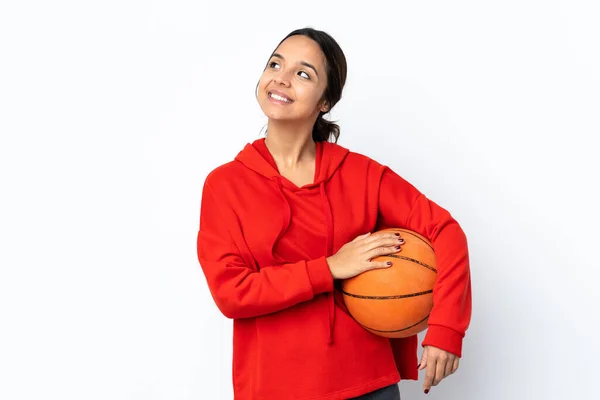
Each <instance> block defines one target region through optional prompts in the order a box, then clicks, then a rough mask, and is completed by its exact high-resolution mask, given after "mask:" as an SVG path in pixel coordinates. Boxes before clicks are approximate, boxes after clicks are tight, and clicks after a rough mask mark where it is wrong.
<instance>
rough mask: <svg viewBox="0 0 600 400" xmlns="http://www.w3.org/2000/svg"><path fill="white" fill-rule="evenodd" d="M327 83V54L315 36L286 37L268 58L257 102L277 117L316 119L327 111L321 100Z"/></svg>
mask: <svg viewBox="0 0 600 400" xmlns="http://www.w3.org/2000/svg"><path fill="white" fill-rule="evenodd" d="M326 87H327V70H326V60H325V55H324V54H323V52H322V51H321V48H320V47H319V45H318V44H317V43H316V42H315V41H314V40H312V39H310V38H308V37H306V36H302V35H295V36H290V37H289V38H287V39H286V40H285V41H283V43H281V44H280V45H279V47H278V48H277V50H275V52H274V54H273V56H272V57H271V58H270V59H269V62H268V64H267V67H266V69H265V71H264V72H263V74H262V76H261V78H260V81H259V84H258V103H259V104H260V108H261V109H262V110H263V112H264V113H265V115H266V116H267V117H268V118H269V119H274V120H282V121H283V120H287V121H291V120H297V121H299V122H300V121H310V120H313V121H314V120H315V119H316V118H317V116H318V114H319V112H320V111H323V112H327V111H328V109H327V104H326V103H325V101H323V100H322V98H323V93H324V92H325V88H326Z"/></svg>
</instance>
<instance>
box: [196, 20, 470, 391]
mask: <svg viewBox="0 0 600 400" xmlns="http://www.w3.org/2000/svg"><path fill="white" fill-rule="evenodd" d="M345 80H346V60H345V57H344V53H343V52H342V50H341V49H340V47H339V46H338V44H337V43H336V41H335V40H334V39H333V38H331V37H330V36H329V35H328V34H326V33H325V32H322V31H317V30H314V29H309V28H307V29H300V30H296V31H294V32H291V33H290V34H289V35H288V36H286V38H284V40H282V41H281V42H280V44H279V45H278V46H277V48H276V49H275V51H274V52H273V54H272V55H271V57H270V58H269V61H268V63H267V65H266V68H265V70H264V72H263V75H262V77H261V79H260V81H259V83H258V86H257V99H258V103H259V104H260V107H261V109H262V110H263V112H264V113H265V115H266V116H267V118H268V126H267V134H266V138H263V139H258V140H256V141H254V142H253V143H251V144H247V145H246V146H245V147H244V149H243V150H242V151H241V152H240V153H239V154H238V156H237V157H236V158H235V160H233V161H231V162H229V163H226V164H224V165H221V166H219V167H218V168H216V169H214V170H213V171H212V172H211V173H210V174H209V175H208V177H207V178H206V181H205V183H204V189H203V193H202V205H201V216H200V229H199V233H198V243H197V250H198V259H199V262H200V265H201V267H202V269H203V272H204V274H205V276H206V280H207V283H208V287H209V288H210V291H211V294H212V296H213V298H214V301H215V303H216V305H217V306H218V307H219V309H220V310H221V312H222V313H223V314H224V315H225V316H226V317H228V318H232V319H233V321H234V322H233V323H234V330H233V336H234V337H233V386H234V395H235V398H236V399H238V400H260V399H267V400H282V399H285V400H287V399H307V400H308V399H311V400H317V399H319V400H329V399H331V400H333V399H350V398H359V399H380V400H387V399H399V398H400V395H399V392H398V386H397V383H398V382H399V381H400V379H413V380H414V379H417V378H418V369H421V370H422V369H426V370H427V377H426V379H425V383H424V390H425V393H427V392H428V391H429V389H430V387H431V386H433V385H437V384H438V383H439V382H440V380H441V379H443V378H445V377H446V376H448V375H450V374H451V373H453V372H454V371H456V369H457V368H458V360H459V357H460V356H461V347H462V339H463V337H464V335H465V331H466V329H467V327H468V324H469V320H470V314H471V289H470V275H469V259H468V251H467V242H466V238H465V235H464V233H463V231H462V230H461V228H460V226H459V225H458V223H457V222H456V221H455V220H454V219H453V218H452V216H451V215H450V214H449V213H448V212H447V211H446V210H444V209H443V208H441V207H440V206H438V205H437V204H435V203H434V202H432V201H430V200H429V199H427V198H426V197H425V196H424V195H423V194H422V193H420V192H419V191H418V190H417V189H416V188H415V187H414V186H412V185H411V184H410V183H409V182H407V181H406V180H404V179H403V178H401V177H400V176H399V175H397V174H396V173H395V172H393V171H392V170H391V169H390V168H388V167H385V166H383V165H381V164H379V163H377V162H376V161H374V160H372V159H370V158H368V157H366V156H364V155H361V154H358V153H354V152H351V151H349V150H347V149H345V148H343V147H342V146H340V145H338V144H337V138H338V136H339V134H340V130H339V127H338V126H337V125H335V124H333V123H331V122H328V121H326V120H325V119H324V118H323V116H324V114H326V113H328V112H329V111H330V110H331V108H332V107H333V106H334V105H335V104H336V103H337V102H338V101H339V100H340V98H341V95H342V89H343V87H344V83H345ZM330 138H333V139H334V141H335V142H330V141H329V140H330ZM386 227H404V228H406V229H410V230H413V231H416V232H419V233H421V234H422V235H423V236H425V237H427V238H428V239H429V240H430V241H431V242H432V244H433V246H434V249H435V253H436V258H437V263H438V279H437V281H436V285H435V288H434V303H435V306H434V308H433V310H432V312H431V315H430V318H429V321H428V323H429V326H428V330H427V334H426V336H425V339H424V341H423V343H422V345H423V346H424V349H423V356H422V358H421V362H420V365H417V364H418V362H417V344H418V343H417V336H413V337H410V338H406V339H387V338H383V337H379V336H376V335H374V334H372V333H370V332H368V331H366V330H365V329H363V328H362V327H361V326H360V325H359V324H358V323H356V322H355V321H354V319H352V317H351V316H350V315H349V314H348V312H347V310H346V308H345V307H344V304H343V300H342V298H341V296H340V291H339V282H340V280H342V279H346V278H350V277H352V276H355V275H358V274H360V273H362V272H364V271H367V270H370V269H374V268H388V267H389V266H388V265H387V264H385V263H381V262H372V261H370V260H371V259H373V258H375V257H376V256H379V255H384V254H391V253H395V252H397V251H399V250H401V246H402V243H403V239H402V238H401V237H399V236H396V235H395V234H382V233H372V232H377V231H379V230H381V229H383V228H386Z"/></svg>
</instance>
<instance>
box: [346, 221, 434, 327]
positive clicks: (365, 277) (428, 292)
mask: <svg viewBox="0 0 600 400" xmlns="http://www.w3.org/2000/svg"><path fill="white" fill-rule="evenodd" d="M386 231H392V232H398V233H400V237H401V238H402V239H404V244H403V245H401V250H400V251H399V252H397V253H395V254H391V255H389V256H381V257H376V258H374V259H373V260H372V261H391V262H392V263H393V264H392V266H391V267H389V268H384V269H376V270H371V271H367V272H363V273H362V274H360V275H357V276H355V277H353V278H350V279H346V280H344V281H343V282H342V293H343V294H344V302H345V304H346V307H347V308H348V311H349V312H350V314H351V315H352V317H353V318H354V319H355V320H356V321H357V322H358V323H359V324H361V325H362V326H363V327H364V328H365V329H367V330H369V331H371V332H372V333H374V334H376V335H379V336H384V337H389V338H402V337H408V336H412V335H415V334H417V333H419V332H421V331H423V330H425V329H426V328H427V319H428V318H429V313H430V312H431V308H432V307H433V285H434V283H435V279H436V276H437V269H436V261H435V254H434V251H433V247H432V246H431V243H430V242H429V241H428V240H427V239H426V238H424V237H423V236H421V235H420V234H418V233H416V232H413V231H410V230H408V229H399V228H390V229H383V230H380V231H379V232H386Z"/></svg>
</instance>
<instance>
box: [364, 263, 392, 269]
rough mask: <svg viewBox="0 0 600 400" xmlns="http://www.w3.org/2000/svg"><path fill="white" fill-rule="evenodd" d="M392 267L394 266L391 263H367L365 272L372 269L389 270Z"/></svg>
mask: <svg viewBox="0 0 600 400" xmlns="http://www.w3.org/2000/svg"><path fill="white" fill-rule="evenodd" d="M392 265H394V264H393V263H392V262H391V261H369V264H368V266H367V269H366V270H365V271H370V270H372V269H382V268H389V267H391V266H392Z"/></svg>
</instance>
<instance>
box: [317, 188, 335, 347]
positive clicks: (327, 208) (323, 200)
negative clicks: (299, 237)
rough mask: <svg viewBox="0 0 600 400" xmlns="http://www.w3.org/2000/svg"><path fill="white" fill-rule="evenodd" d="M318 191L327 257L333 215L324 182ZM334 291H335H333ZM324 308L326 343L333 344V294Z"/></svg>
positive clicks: (329, 253) (328, 295)
mask: <svg viewBox="0 0 600 400" xmlns="http://www.w3.org/2000/svg"><path fill="white" fill-rule="evenodd" d="M319 191H320V192H321V204H322V205H323V211H324V213H325V228H326V235H325V254H326V256H327V257H329V256H331V255H332V254H331V253H332V251H333V215H332V214H331V205H330V203H329V198H327V193H326V192H325V182H321V184H320V185H319ZM334 290H335V289H334ZM325 299H326V302H325V304H326V306H327V317H328V318H327V319H328V321H327V326H328V327H329V329H328V335H327V343H333V330H334V324H335V296H334V293H333V292H331V293H326V294H325Z"/></svg>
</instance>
